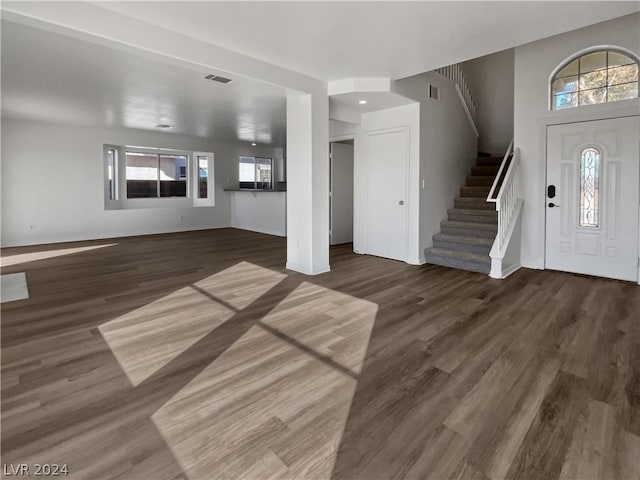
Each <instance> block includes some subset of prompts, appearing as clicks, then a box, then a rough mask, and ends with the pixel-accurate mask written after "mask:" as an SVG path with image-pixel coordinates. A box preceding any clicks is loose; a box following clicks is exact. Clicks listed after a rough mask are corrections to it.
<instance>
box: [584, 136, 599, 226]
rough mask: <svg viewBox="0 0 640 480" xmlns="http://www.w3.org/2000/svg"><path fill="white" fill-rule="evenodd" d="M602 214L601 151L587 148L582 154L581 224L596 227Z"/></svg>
mask: <svg viewBox="0 0 640 480" xmlns="http://www.w3.org/2000/svg"><path fill="white" fill-rule="evenodd" d="M599 216H600V152H599V151H598V150H597V149H595V148H593V147H589V148H585V149H584V150H583V151H582V153H581V154H580V222H579V224H580V226H581V227H587V228H596V227H598V225H599V220H600V218H599Z"/></svg>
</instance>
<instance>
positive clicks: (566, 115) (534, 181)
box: [514, 14, 640, 269]
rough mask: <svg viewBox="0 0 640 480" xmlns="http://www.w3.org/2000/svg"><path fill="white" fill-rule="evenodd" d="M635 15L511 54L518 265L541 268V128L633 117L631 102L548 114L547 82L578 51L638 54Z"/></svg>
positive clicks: (639, 26) (639, 19)
mask: <svg viewBox="0 0 640 480" xmlns="http://www.w3.org/2000/svg"><path fill="white" fill-rule="evenodd" d="M639 39H640V14H633V15H627V16H625V17H621V18H617V19H614V20H610V21H608V22H603V23H599V24H596V25H592V26H589V27H586V28H582V29H579V30H575V31H572V32H568V33H564V34H562V35H557V36H554V37H550V38H546V39H544V40H540V41H537V42H533V43H529V44H526V45H523V46H521V47H517V48H516V49H515V84H514V144H515V146H516V147H519V148H520V153H521V167H522V172H521V173H522V174H521V176H520V178H521V179H523V180H522V185H521V192H522V195H523V198H524V207H523V208H524V210H523V223H522V265H523V266H525V267H529V268H540V269H541V268H544V243H545V241H544V232H545V192H544V189H545V169H546V158H545V155H546V154H545V150H546V126H547V125H548V124H553V123H566V122H575V121H580V120H589V119H597V118H607V117H611V116H616V115H620V114H636V115H637V114H638V113H639V112H640V107H639V106H638V105H639V102H638V101H637V100H628V101H624V102H616V103H611V104H607V105H594V106H587V107H581V108H577V109H567V110H562V111H554V112H551V111H549V90H548V86H549V85H548V82H549V76H550V75H551V73H552V71H553V70H554V68H556V66H558V65H559V64H560V63H563V61H564V60H565V59H566V58H568V57H569V56H571V55H573V54H574V53H575V52H578V51H580V50H582V49H585V48H588V47H592V46H597V45H612V46H620V47H624V48H627V49H629V50H631V51H633V52H635V53H636V54H639V53H640V40H639Z"/></svg>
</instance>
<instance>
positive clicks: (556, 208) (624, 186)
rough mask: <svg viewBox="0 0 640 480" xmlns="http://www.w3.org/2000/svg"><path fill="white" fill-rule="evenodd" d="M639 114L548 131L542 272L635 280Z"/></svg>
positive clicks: (639, 171) (639, 200) (638, 200)
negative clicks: (564, 272)
mask: <svg viewBox="0 0 640 480" xmlns="http://www.w3.org/2000/svg"><path fill="white" fill-rule="evenodd" d="M639 141H640V117H626V118H615V119H610V120H597V121H591V122H581V123H571V124H566V125H554V126H549V127H547V191H546V192H545V193H546V211H547V225H546V226H547V228H546V262H545V264H546V268H549V269H553V270H562V271H566V272H574V273H583V274H587V275H596V276H601V277H608V278H616V279H620V280H631V281H637V280H638V203H639V202H640V196H639V195H640V194H639V175H640V166H639V161H640V160H639V158H640V157H639V156H640V152H639Z"/></svg>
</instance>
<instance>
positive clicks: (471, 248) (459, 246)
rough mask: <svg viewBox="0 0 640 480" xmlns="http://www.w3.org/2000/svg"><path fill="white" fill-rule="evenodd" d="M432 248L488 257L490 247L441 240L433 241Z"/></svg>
mask: <svg viewBox="0 0 640 480" xmlns="http://www.w3.org/2000/svg"><path fill="white" fill-rule="evenodd" d="M433 246H434V247H436V248H442V249H445V250H456V251H459V252H471V253H477V254H478V255H487V256H488V255H489V252H490V251H491V247H485V246H484V245H469V244H468V243H457V242H445V241H442V240H437V239H434V240H433Z"/></svg>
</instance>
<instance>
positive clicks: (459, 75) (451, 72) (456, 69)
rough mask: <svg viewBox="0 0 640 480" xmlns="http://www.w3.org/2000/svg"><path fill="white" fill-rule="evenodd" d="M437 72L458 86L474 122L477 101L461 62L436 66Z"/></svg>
mask: <svg viewBox="0 0 640 480" xmlns="http://www.w3.org/2000/svg"><path fill="white" fill-rule="evenodd" d="M436 72H438V73H439V74H440V75H442V76H444V77H447V78H448V79H449V80H451V81H452V82H453V83H455V84H456V86H457V87H458V93H459V94H460V96H461V97H462V100H463V103H464V104H465V105H466V107H467V111H468V114H469V116H470V117H471V120H473V123H474V124H475V122H476V102H475V100H474V99H473V96H472V95H471V90H470V89H469V85H468V84H467V80H466V79H465V78H464V73H463V72H462V67H461V66H460V64H459V63H455V64H453V65H449V66H446V67H441V68H436Z"/></svg>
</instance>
